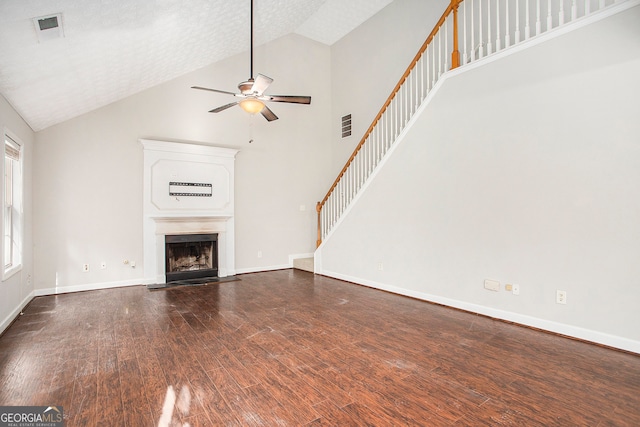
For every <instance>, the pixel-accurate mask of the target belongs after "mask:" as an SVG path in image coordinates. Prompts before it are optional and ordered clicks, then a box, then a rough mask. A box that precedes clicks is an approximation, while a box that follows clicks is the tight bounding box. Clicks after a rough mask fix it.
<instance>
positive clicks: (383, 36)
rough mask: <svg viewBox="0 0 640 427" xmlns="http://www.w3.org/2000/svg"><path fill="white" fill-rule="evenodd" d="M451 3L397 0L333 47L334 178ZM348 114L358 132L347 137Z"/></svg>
mask: <svg viewBox="0 0 640 427" xmlns="http://www.w3.org/2000/svg"><path fill="white" fill-rule="evenodd" d="M448 4H449V1H447V0H395V1H394V2H392V3H390V4H389V5H388V6H387V7H385V8H384V9H383V10H381V11H380V12H378V13H377V14H376V15H374V16H373V17H371V18H370V19H369V20H368V21H366V22H365V23H363V24H362V25H361V26H359V27H358V28H356V29H355V30H353V31H352V32H351V33H349V34H348V35H346V36H345V37H343V38H342V39H340V40H339V41H338V42H336V43H335V44H333V45H332V46H331V105H332V114H331V141H332V174H333V176H334V179H335V177H336V176H337V174H338V172H339V171H340V170H341V169H342V168H343V166H344V164H345V162H346V161H347V160H348V159H349V157H350V156H351V153H352V152H353V150H354V149H355V147H356V146H357V145H358V143H359V142H360V138H362V136H363V135H364V133H365V131H366V130H367V129H368V128H369V126H370V125H371V122H372V121H373V119H374V118H375V117H376V115H377V114H378V112H379V111H380V108H381V107H382V105H383V104H384V102H385V101H386V100H387V97H388V96H389V95H390V94H391V91H392V90H393V88H394V87H395V85H396V84H397V83H398V81H399V80H400V77H401V76H402V75H403V73H404V72H405V70H406V69H407V67H408V66H409V63H410V62H411V60H412V59H413V57H414V56H415V55H416V53H418V50H419V49H420V46H422V44H423V43H424V41H425V40H426V38H427V37H428V36H429V34H430V33H431V30H432V29H433V27H434V26H435V24H436V22H438V19H439V18H440V16H441V15H442V13H443V12H444V10H445V9H446V7H447V5H448ZM347 114H351V115H352V119H353V133H352V136H350V137H347V138H342V136H341V121H340V120H341V118H342V117H343V116H345V115H347ZM330 184H331V183H329V185H330ZM328 189H329V187H328V186H327V188H326V190H328ZM323 197H324V195H323Z"/></svg>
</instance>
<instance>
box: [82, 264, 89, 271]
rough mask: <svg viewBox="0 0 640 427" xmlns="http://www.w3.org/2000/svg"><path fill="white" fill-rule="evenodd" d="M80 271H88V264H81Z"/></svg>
mask: <svg viewBox="0 0 640 427" xmlns="http://www.w3.org/2000/svg"><path fill="white" fill-rule="evenodd" d="M82 272H83V273H88V272H89V264H82Z"/></svg>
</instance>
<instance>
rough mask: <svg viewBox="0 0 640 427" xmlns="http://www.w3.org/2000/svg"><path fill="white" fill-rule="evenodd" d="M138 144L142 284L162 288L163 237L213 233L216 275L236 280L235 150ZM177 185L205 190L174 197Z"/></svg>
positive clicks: (144, 140) (195, 145) (182, 144)
mask: <svg viewBox="0 0 640 427" xmlns="http://www.w3.org/2000/svg"><path fill="white" fill-rule="evenodd" d="M140 142H141V143H142V145H143V147H144V208H143V211H144V224H143V230H144V231H143V232H144V276H145V281H147V282H149V283H165V281H166V277H165V243H164V236H166V235H175V234H204V233H206V234H212V233H217V234H218V275H219V276H220V277H226V276H232V275H235V257H234V254H235V233H234V162H235V155H236V153H237V152H238V150H234V149H229V148H221V147H214V146H210V145H205V144H186V143H177V142H169V141H156V140H147V139H141V140H140ZM176 183H178V185H180V186H182V185H186V186H187V188H195V189H198V188H203V189H204V190H203V191H197V190H196V191H193V193H198V194H195V195H194V194H190V193H185V194H177V193H175V192H173V193H172V189H174V190H175V188H176ZM170 184H171V185H170ZM188 186H192V187H188Z"/></svg>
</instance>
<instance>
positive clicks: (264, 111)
mask: <svg viewBox="0 0 640 427" xmlns="http://www.w3.org/2000/svg"><path fill="white" fill-rule="evenodd" d="M261 114H262V115H263V116H264V118H265V119H267V121H269V122H272V121H274V120H278V116H276V115H275V114H274V112H273V111H271V110H270V109H269V107H267V106H266V105H265V106H264V108H263V109H262V111H261Z"/></svg>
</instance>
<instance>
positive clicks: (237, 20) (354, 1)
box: [0, 0, 393, 131]
mask: <svg viewBox="0 0 640 427" xmlns="http://www.w3.org/2000/svg"><path fill="white" fill-rule="evenodd" d="M391 1H393V0H255V6H254V7H255V11H254V20H255V35H254V36H255V44H256V45H259V44H263V43H266V42H269V41H271V40H274V39H276V38H278V37H281V36H284V35H286V34H290V33H297V34H300V35H303V36H305V37H309V38H311V39H314V40H317V41H319V42H321V43H325V44H328V45H331V44H333V43H334V42H336V41H337V40H339V39H340V38H342V37H343V36H344V35H346V34H347V33H349V32H350V31H351V30H353V29H354V28H356V27H357V26H359V25H360V24H361V23H363V22H364V21H366V20H367V19H369V18H370V17H371V16H373V15H374V14H375V13H377V12H378V11H379V10H380V9H382V8H384V7H385V6H386V5H388V4H389V3H391ZM249 5H250V1H249V0H0V94H2V95H3V96H4V97H5V98H6V99H7V100H8V101H9V102H10V103H11V105H13V107H14V108H15V109H16V110H17V111H18V113H19V114H20V115H22V117H23V118H24V119H25V120H26V121H27V123H28V124H29V125H30V126H31V128H32V129H33V130H35V131H38V130H42V129H44V128H46V127H49V126H52V125H54V124H57V123H60V122H63V121H65V120H68V119H71V118H73V117H76V116H79V115H81V114H84V113H86V112H88V111H91V110H94V109H96V108H98V107H101V106H103V105H107V104H109V103H112V102H114V101H117V100H119V99H122V98H124V97H127V96H129V95H132V94H134V93H136V92H139V91H141V90H144V89H147V88H149V87H152V86H155V85H157V84H160V83H162V82H165V81H167V80H170V79H173V78H175V77H178V76H180V75H183V74H185V73H188V72H191V71H194V70H196V69H198V68H202V67H204V66H206V65H209V64H212V63H215V62H217V61H220V60H222V59H224V58H227V57H230V56H232V55H235V54H238V53H241V52H246V51H248V50H249ZM56 13H62V23H63V29H64V38H60V39H55V40H49V41H44V42H38V37H37V34H36V30H35V25H34V23H33V20H32V19H33V18H36V17H42V16H46V15H52V14H56Z"/></svg>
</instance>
